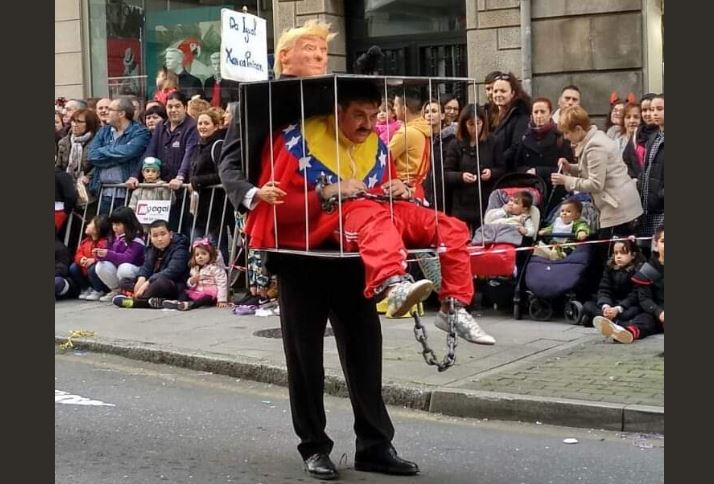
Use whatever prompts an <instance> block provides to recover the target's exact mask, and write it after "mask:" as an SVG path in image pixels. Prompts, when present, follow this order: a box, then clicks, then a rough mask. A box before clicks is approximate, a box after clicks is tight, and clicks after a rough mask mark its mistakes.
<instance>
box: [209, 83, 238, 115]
mask: <svg viewBox="0 0 714 484" xmlns="http://www.w3.org/2000/svg"><path fill="white" fill-rule="evenodd" d="M215 84H216V78H215V76H211V77H209V78H208V79H206V82H205V84H204V85H203V96H204V97H205V98H206V100H208V102H211V101H212V100H213V86H214V85H215ZM239 86H240V83H239V82H237V81H231V80H229V79H221V83H220V87H221V107H223V108H225V107H226V105H227V104H228V103H229V102H233V101H238V99H239V91H238V89H239Z"/></svg>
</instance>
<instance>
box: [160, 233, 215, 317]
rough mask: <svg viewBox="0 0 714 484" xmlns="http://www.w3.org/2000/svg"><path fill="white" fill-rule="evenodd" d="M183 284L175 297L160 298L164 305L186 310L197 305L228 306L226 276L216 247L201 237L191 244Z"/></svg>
mask: <svg viewBox="0 0 714 484" xmlns="http://www.w3.org/2000/svg"><path fill="white" fill-rule="evenodd" d="M188 265H189V267H190V273H189V278H188V281H187V282H186V284H187V286H188V287H187V288H186V289H185V290H184V291H182V292H181V293H180V294H179V297H178V299H167V300H165V301H163V307H164V308H165V309H178V310H179V311H188V310H190V309H196V308H199V307H201V306H218V307H219V308H227V307H228V276H227V275H226V267H225V265H224V264H223V261H222V259H221V257H220V254H219V253H218V250H217V249H216V247H215V246H214V245H213V244H212V243H211V241H210V240H208V239H206V238H203V239H198V240H195V241H194V242H193V243H192V244H191V260H190V261H189V263H188Z"/></svg>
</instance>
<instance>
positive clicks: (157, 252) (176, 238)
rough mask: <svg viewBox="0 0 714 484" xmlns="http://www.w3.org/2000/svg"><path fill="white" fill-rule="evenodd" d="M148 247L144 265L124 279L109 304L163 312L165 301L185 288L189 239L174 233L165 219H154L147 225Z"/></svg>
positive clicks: (174, 297) (173, 297) (175, 296)
mask: <svg viewBox="0 0 714 484" xmlns="http://www.w3.org/2000/svg"><path fill="white" fill-rule="evenodd" d="M149 240H150V241H151V245H149V247H148V248H147V249H146V254H145V257H144V263H143V265H142V266H141V268H139V269H138V270H137V272H136V273H135V274H134V275H131V276H127V277H123V278H122V279H121V280H120V282H119V285H120V288H121V290H122V291H124V292H126V293H127V294H129V293H130V294H131V295H125V294H117V295H116V296H114V297H113V298H112V304H114V305H115V306H119V307H120V308H153V309H162V308H163V302H164V300H166V299H176V298H177V297H178V295H179V294H181V292H183V290H184V289H185V288H186V278H187V277H188V260H189V252H188V238H187V237H186V236H185V235H182V234H178V233H174V232H172V231H171V230H170V229H169V225H168V223H167V222H166V221H165V220H154V221H153V222H151V225H150V226H149Z"/></svg>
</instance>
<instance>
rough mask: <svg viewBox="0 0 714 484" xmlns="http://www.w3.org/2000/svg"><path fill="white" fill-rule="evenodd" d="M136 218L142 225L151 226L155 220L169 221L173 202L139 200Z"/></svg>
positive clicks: (135, 211)
mask: <svg viewBox="0 0 714 484" xmlns="http://www.w3.org/2000/svg"><path fill="white" fill-rule="evenodd" d="M134 213H136V218H137V219H139V222H141V223H142V224H150V223H151V222H153V221H154V220H166V221H168V220H169V213H171V200H139V201H138V202H136V210H134Z"/></svg>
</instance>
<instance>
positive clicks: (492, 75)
mask: <svg viewBox="0 0 714 484" xmlns="http://www.w3.org/2000/svg"><path fill="white" fill-rule="evenodd" d="M501 74H503V73H502V72H501V71H491V72H489V73H488V74H486V77H485V79H484V80H483V89H484V91H485V92H486V102H485V103H483V108H484V110H485V111H486V119H488V131H489V132H490V133H493V131H494V130H495V129H496V125H497V124H498V106H496V105H495V104H494V103H493V83H494V82H496V78H497V77H499V76H500V75H501Z"/></svg>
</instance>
